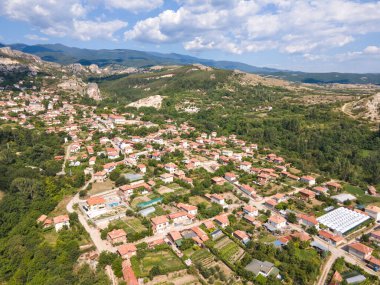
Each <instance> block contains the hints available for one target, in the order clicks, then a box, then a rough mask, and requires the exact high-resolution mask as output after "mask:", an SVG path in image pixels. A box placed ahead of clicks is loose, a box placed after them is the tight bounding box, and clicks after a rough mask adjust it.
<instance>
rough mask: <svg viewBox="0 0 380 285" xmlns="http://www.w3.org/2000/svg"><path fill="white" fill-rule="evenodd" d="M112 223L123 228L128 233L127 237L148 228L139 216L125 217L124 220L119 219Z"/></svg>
mask: <svg viewBox="0 0 380 285" xmlns="http://www.w3.org/2000/svg"><path fill="white" fill-rule="evenodd" d="M111 223H112V225H116V226H117V227H118V228H121V229H123V230H124V231H125V232H126V233H127V237H128V234H132V233H139V232H142V231H145V230H147V228H146V227H145V226H144V225H143V224H142V223H141V221H140V220H139V219H138V218H125V219H123V220H117V221H113V222H111Z"/></svg>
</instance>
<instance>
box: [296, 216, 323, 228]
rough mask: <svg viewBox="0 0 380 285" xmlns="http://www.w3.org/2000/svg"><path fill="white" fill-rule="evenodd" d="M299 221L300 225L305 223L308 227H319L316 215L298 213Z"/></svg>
mask: <svg viewBox="0 0 380 285" xmlns="http://www.w3.org/2000/svg"><path fill="white" fill-rule="evenodd" d="M297 221H298V223H299V224H300V225H304V226H306V227H316V228H318V225H319V223H318V221H317V219H316V218H315V217H313V216H309V215H305V214H298V215H297Z"/></svg>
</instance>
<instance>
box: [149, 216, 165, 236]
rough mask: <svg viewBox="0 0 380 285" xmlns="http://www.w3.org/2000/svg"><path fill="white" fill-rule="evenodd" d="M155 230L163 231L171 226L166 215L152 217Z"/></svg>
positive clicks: (156, 231)
mask: <svg viewBox="0 0 380 285" xmlns="http://www.w3.org/2000/svg"><path fill="white" fill-rule="evenodd" d="M151 222H152V227H153V232H154V233H162V232H164V231H165V230H167V229H168V227H169V220H168V218H167V217H166V216H158V217H154V218H151Z"/></svg>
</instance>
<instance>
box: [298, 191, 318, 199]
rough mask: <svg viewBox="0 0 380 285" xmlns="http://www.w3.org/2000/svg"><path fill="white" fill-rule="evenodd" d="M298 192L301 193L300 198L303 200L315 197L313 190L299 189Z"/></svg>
mask: <svg viewBox="0 0 380 285" xmlns="http://www.w3.org/2000/svg"><path fill="white" fill-rule="evenodd" d="M298 193H299V194H300V195H301V198H302V199H304V200H312V199H314V198H315V192H313V191H311V190H309V189H301V190H300V191H299V192H298Z"/></svg>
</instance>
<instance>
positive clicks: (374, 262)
mask: <svg viewBox="0 0 380 285" xmlns="http://www.w3.org/2000/svg"><path fill="white" fill-rule="evenodd" d="M366 262H367V264H368V266H369V267H371V268H372V269H373V270H375V271H376V272H377V271H379V270H380V260H379V259H378V258H375V257H373V256H370V257H369V258H368V259H366Z"/></svg>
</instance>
